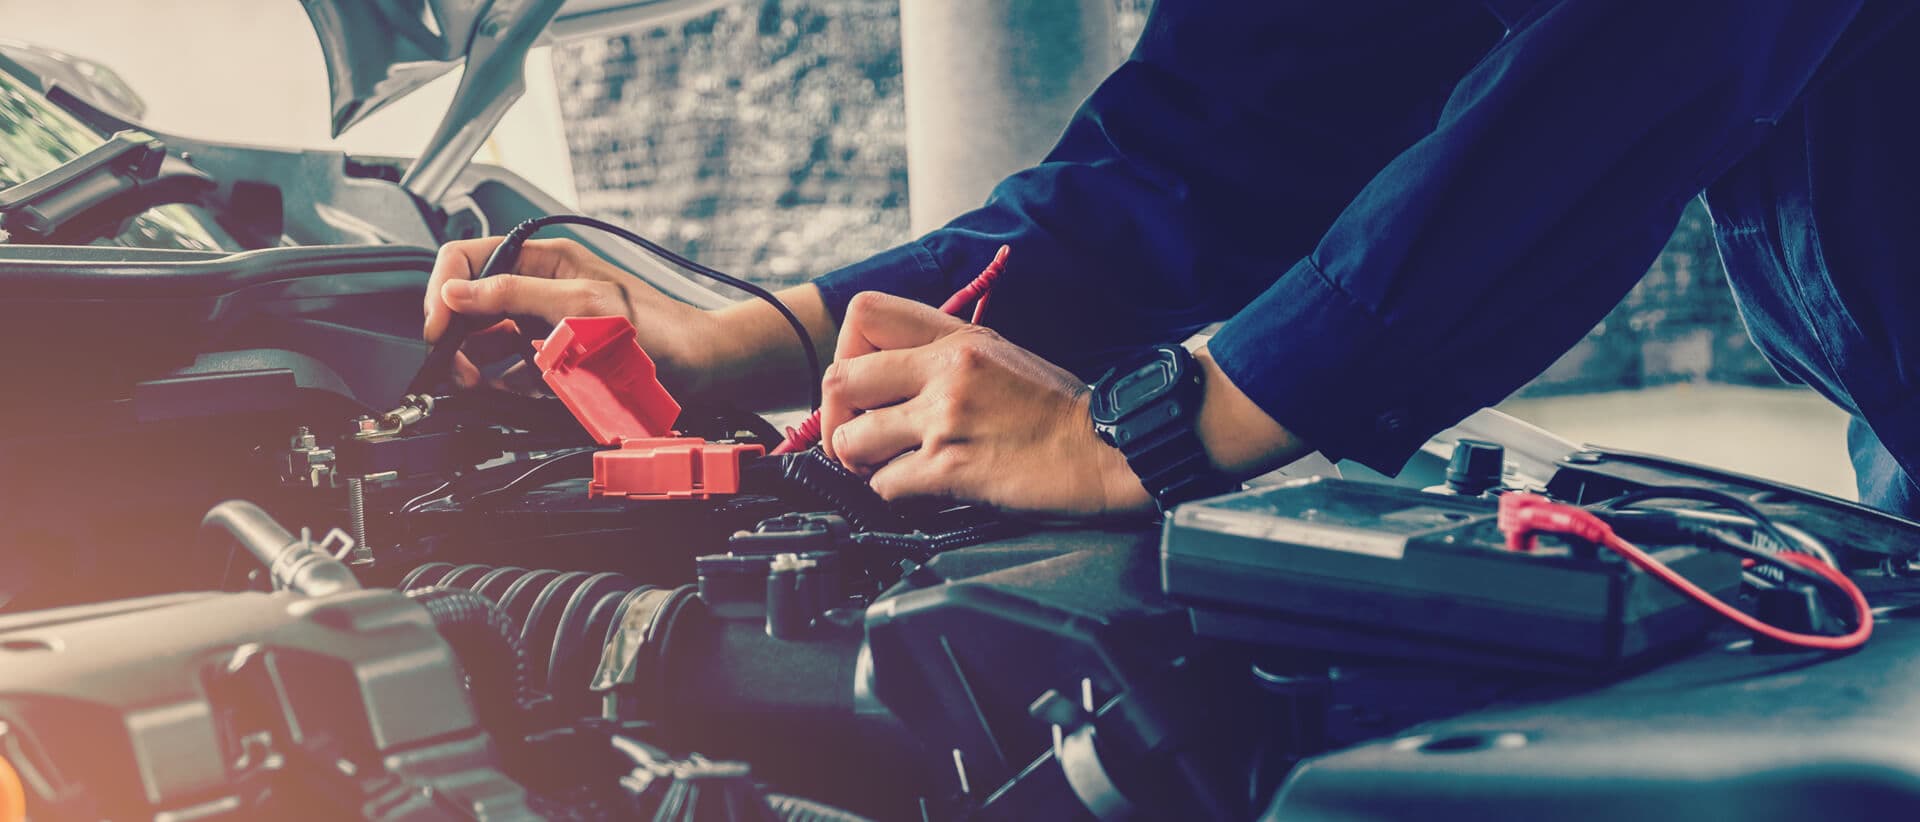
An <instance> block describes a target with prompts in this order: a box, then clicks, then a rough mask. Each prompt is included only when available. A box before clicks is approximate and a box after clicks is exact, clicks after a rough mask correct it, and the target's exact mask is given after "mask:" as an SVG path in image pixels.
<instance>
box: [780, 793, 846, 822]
mask: <svg viewBox="0 0 1920 822" xmlns="http://www.w3.org/2000/svg"><path fill="white" fill-rule="evenodd" d="M767 807H769V808H772V809H773V812H774V813H775V814H777V815H778V816H779V817H780V819H781V820H783V822H868V820H867V818H866V817H864V816H860V815H858V814H853V813H849V812H847V811H843V810H840V809H839V808H836V807H833V806H831V805H822V804H820V803H818V802H815V801H813V800H811V799H801V798H800V797H797V796H788V795H786V794H783V793H770V794H767Z"/></svg>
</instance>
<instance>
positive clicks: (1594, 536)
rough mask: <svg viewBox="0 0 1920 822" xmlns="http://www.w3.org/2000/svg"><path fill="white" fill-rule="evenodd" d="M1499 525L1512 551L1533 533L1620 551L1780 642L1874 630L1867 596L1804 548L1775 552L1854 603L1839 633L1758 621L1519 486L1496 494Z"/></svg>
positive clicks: (1579, 512) (1847, 640)
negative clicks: (1848, 623)
mask: <svg viewBox="0 0 1920 822" xmlns="http://www.w3.org/2000/svg"><path fill="white" fill-rule="evenodd" d="M1499 525H1500V530H1501V531H1502V532H1504V533H1505V534H1506V535H1507V547H1508V549H1510V550H1514V551H1532V550H1533V548H1534V537H1535V536H1536V535H1538V534H1552V535H1556V536H1570V537H1574V538H1575V539H1580V540H1584V541H1586V542H1591V543H1594V544H1595V545H1599V546H1601V547H1603V548H1606V549H1607V550H1609V551H1612V552H1614V553H1616V554H1619V555H1620V557H1621V558H1622V559H1625V560H1626V561H1628V562H1631V563H1633V564H1634V565H1636V566H1639V568H1640V570H1642V571H1646V572H1647V573H1649V574H1651V575H1653V577H1654V578H1655V579H1658V580H1660V581H1661V582H1664V583H1666V584H1667V585H1668V586H1670V587H1672V588H1673V589H1674V590H1677V591H1679V592H1680V593H1682V594H1684V595H1686V596H1687V598H1689V599H1692V600H1694V601H1695V602H1698V603H1700V604H1701V605H1705V606H1706V607H1707V608H1708V609H1710V610H1712V611H1713V612H1714V613H1717V614H1719V615H1720V616H1722V617H1724V618H1726V619H1727V620H1728V621H1730V622H1733V623H1734V624H1736V625H1739V626H1740V627H1742V628H1745V629H1747V630H1749V631H1752V632H1753V633H1756V634H1759V635H1760V636H1764V637H1766V638H1768V639H1771V640H1774V641H1776V642H1779V643H1782V644H1784V645H1792V646H1794V647H1797V648H1809V649H1814V650H1822V651H1844V650H1848V649H1850V648H1858V647H1860V646H1861V645H1863V644H1865V643H1866V641H1867V637H1869V636H1872V635H1873V610H1872V608H1870V607H1868V605H1867V598H1866V596H1865V595H1863V594H1861V593H1860V588H1859V587H1858V586H1856V585H1854V584H1853V580H1851V579H1848V578H1847V575H1846V574H1843V573H1841V572H1840V571H1839V569H1836V568H1834V567H1832V566H1830V565H1828V564H1826V563H1824V562H1821V561H1820V560H1818V559H1815V558H1813V557H1810V556H1807V555H1806V554H1796V553H1788V552H1783V553H1780V554H1777V555H1776V557H1777V559H1778V560H1780V561H1782V562H1787V563H1792V564H1794V565H1798V566H1801V567H1803V568H1806V569H1808V570H1810V571H1812V572H1814V573H1815V574H1818V575H1819V576H1820V577H1821V578H1822V579H1825V580H1826V581H1827V582H1828V583H1829V584H1831V585H1833V587H1834V588H1836V589H1838V590H1839V591H1840V592H1841V593H1843V594H1845V595H1846V597H1847V599H1848V601H1849V602H1850V603H1851V604H1852V605H1853V621H1854V628H1853V630H1852V631H1850V632H1848V633H1846V634H1844V635H1841V636H1828V635H1825V634H1803V633H1799V632H1797V631H1789V630H1786V629H1784V628H1781V627H1778V626H1775V625H1768V624H1767V623H1764V622H1761V621H1760V620H1758V619H1755V618H1754V617H1753V616H1751V615H1749V614H1748V613H1747V612H1745V611H1742V610H1740V609H1738V608H1735V607H1733V606H1732V605H1728V604H1727V603H1725V602H1722V601H1721V600H1720V598H1719V597H1716V596H1714V595H1713V594H1711V593H1708V592H1707V591H1705V590H1703V589H1702V588H1701V587H1700V586H1698V585H1695V584H1693V582H1692V581H1691V580H1688V579H1687V578H1686V577H1683V576H1681V575H1679V574H1677V573H1675V572H1674V571H1673V569H1671V568H1668V567H1667V566H1666V565H1665V564H1664V563H1662V562H1661V561H1660V560H1658V559H1655V558H1654V557H1653V556H1652V555H1650V554H1648V553H1647V552H1646V551H1643V550H1641V549H1640V548H1639V547H1638V546H1636V545H1634V544H1633V543H1631V542H1628V541H1626V540H1624V539H1621V538H1620V536H1619V535H1618V534H1615V533H1614V532H1613V527H1612V526H1610V525H1608V524H1607V523H1606V521H1605V520H1602V519H1600V518H1599V517H1598V516H1596V515H1594V513H1593V512H1592V511H1588V510H1586V509H1585V508H1579V507H1576V506H1572V505H1563V504H1561V503H1557V502H1554V501H1552V500H1549V499H1547V498H1546V497H1542V496H1540V495H1538V494H1527V493H1521V492H1514V493H1509V494H1503V495H1501V497H1500V513H1499Z"/></svg>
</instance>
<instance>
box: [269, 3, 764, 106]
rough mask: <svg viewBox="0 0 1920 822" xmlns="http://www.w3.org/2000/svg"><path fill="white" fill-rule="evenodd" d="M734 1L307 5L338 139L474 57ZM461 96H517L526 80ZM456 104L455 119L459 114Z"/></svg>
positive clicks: (663, 20)
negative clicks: (323, 60) (324, 67)
mask: <svg viewBox="0 0 1920 822" xmlns="http://www.w3.org/2000/svg"><path fill="white" fill-rule="evenodd" d="M727 2H728V0H397V1H396V0H303V2H302V5H303V6H304V7H305V8H306V11H307V17H308V18H309V19H310V20H312V21H313V28H314V32H315V33H316V34H317V35H319V37H320V50H321V52H322V53H323V55H324V56H325V57H326V61H327V81H328V84H329V86H330V90H331V95H332V126H333V134H334V136H339V135H340V134H341V133H342V132H344V131H346V130H347V129H349V128H351V127H353V125H354V124H356V123H358V122H360V121H362V120H364V119H366V117H367V115H369V114H372V113H373V112H375V111H379V110H380V109H381V108H382V107H384V106H386V105H387V104H388V103H391V102H393V101H394V100H398V99H400V98H401V97H404V96H406V95H407V94H409V93H411V92H413V91H414V90H415V89H418V88H420V87H421V86H423V85H425V84H426V83H427V82H428V81H431V80H433V79H434V78H436V77H439V76H440V75H442V74H445V73H447V72H448V71H449V70H451V69H452V68H453V67H454V66H457V65H459V64H460V63H462V62H463V61H466V60H468V59H469V58H470V57H479V56H481V55H484V54H490V53H492V52H494V51H495V50H498V49H502V48H506V49H517V51H518V54H516V55H514V56H515V58H516V59H515V60H514V62H515V64H516V65H517V64H518V58H523V57H524V51H525V49H526V48H527V47H529V46H531V45H532V44H533V43H534V42H535V41H551V40H556V39H560V40H563V39H568V38H572V37H580V36H586V35H590V34H596V33H604V32H607V31H613V30H618V29H622V28H632V27H637V26H645V25H662V24H665V23H669V22H672V21H674V20H676V19H679V18H682V17H686V16H691V15H694V14H699V13H701V12H705V11H708V10H711V9H714V8H717V7H719V6H722V5H725V4H726V3H727ZM507 74H510V75H511V79H503V80H500V81H496V82H493V83H492V84H490V85H489V84H476V85H475V87H474V89H473V90H472V91H471V92H469V91H467V90H466V84H465V83H463V86H462V92H463V93H466V94H470V95H472V96H475V97H480V98H485V99H486V100H493V99H499V98H501V97H506V98H507V99H508V101H509V102H510V101H511V99H512V98H513V97H517V96H518V81H519V77H520V75H519V73H518V72H517V71H514V72H508V73H507ZM459 105H460V104H459V102H458V101H456V103H455V109H456V110H457V109H458V107H459Z"/></svg>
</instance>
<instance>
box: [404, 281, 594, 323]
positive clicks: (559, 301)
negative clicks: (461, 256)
mask: <svg viewBox="0 0 1920 822" xmlns="http://www.w3.org/2000/svg"><path fill="white" fill-rule="evenodd" d="M607 288H609V286H608V285H607V284H606V283H601V282H596V281H590V280H549V279H545V278H542V277H523V276H520V275H517V274H501V275H498V276H494V277H488V278H487V279H484V280H480V281H479V282H471V281H468V280H448V281H446V282H445V283H443V284H442V285H441V286H440V299H441V300H442V301H444V302H445V303H446V304H447V307H448V308H451V309H453V310H454V311H456V312H459V313H461V314H464V315H467V316H471V317H504V316H507V315H515V316H529V317H539V318H540V319H542V320H545V321H547V322H549V323H557V322H559V321H560V320H562V319H565V318H567V317H597V316H605V315H611V314H619V313H621V312H620V310H619V306H618V305H617V304H616V303H617V300H614V299H610V297H611V295H609V294H607V293H606V290H607Z"/></svg>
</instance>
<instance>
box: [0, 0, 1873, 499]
mask: <svg viewBox="0 0 1920 822" xmlns="http://www.w3.org/2000/svg"><path fill="white" fill-rule="evenodd" d="M905 2H906V5H907V6H908V8H909V9H910V11H912V12H913V13H916V14H922V15H926V14H931V13H933V12H934V11H951V10H953V9H970V8H979V7H981V6H983V5H988V4H1000V5H1006V4H1007V0H968V3H966V4H956V3H948V2H946V0H905ZM1015 5H1018V4H1015ZM1026 5H1029V6H1043V7H1044V6H1046V5H1048V4H1044V3H1029V4H1026ZM1150 5H1151V2H1150V0H1113V6H1112V8H1111V15H1110V17H1106V18H1104V20H1103V22H1104V24H1105V25H1108V26H1109V28H1108V29H1107V30H1108V31H1110V32H1111V35H1110V36H1111V38H1112V43H1111V49H1110V53H1111V55H1112V59H1113V60H1114V61H1116V62H1117V60H1119V59H1120V57H1121V56H1122V55H1124V54H1125V53H1126V51H1127V50H1128V49H1130V48H1131V45H1132V42H1133V40H1134V38H1136V37H1137V36H1138V34H1139V31H1140V28H1141V26H1142V25H1143V24H1144V22H1145V16H1146V12H1147V9H1148V8H1149V7H1150ZM901 7H902V0H813V1H812V2H795V1H794V0H739V2H735V3H733V4H730V5H729V6H727V7H726V8H724V9H722V10H720V11H715V12H709V13H704V14H697V15H693V16H689V17H685V18H684V19H680V20H676V21H675V22H673V23H672V24H671V25H667V26H661V27H655V28H652V29H649V30H635V31H629V32H626V33H623V34H619V35H617V36H608V37H597V38H591V39H587V40H581V41H575V42H570V43H563V44H559V45H556V46H552V47H543V48H538V49H535V50H534V52H533V54H532V55H531V56H530V58H529V61H528V77H527V86H528V90H527V94H526V96H525V97H524V98H523V99H522V101H521V102H520V103H519V104H517V105H516V106H515V107H514V108H513V110H512V111H511V112H509V114H508V116H507V118H506V119H505V120H504V121H503V122H502V124H501V126H500V127H499V129H498V130H496V132H495V134H494V136H493V138H492V139H490V140H489V141H488V142H487V144H486V146H485V147H483V149H482V150H481V152H480V155H479V157H478V159H480V160H481V161H484V162H491V163H495V164H499V165H503V166H505V167H507V168H509V169H512V170H514V171H516V172H518V173H520V174H521V175H522V176H525V177H527V178H528V179H529V180H531V181H533V182H534V183H536V184H538V185H539V186H541V187H542V188H544V189H546V190H548V191H549V192H550V193H553V194H554V195H556V196H557V197H559V198H560V199H561V200H562V201H563V202H569V203H576V204H577V205H578V206H579V207H580V208H581V209H582V210H583V211H586V212H588V213H591V214H594V215H597V216H601V217H606V218H610V219H615V220H618V221H620V222H623V223H626V224H629V225H632V226H634V227H636V228H637V229H639V230H641V231H643V232H645V233H647V234H649V235H652V236H655V237H658V238H660V239H661V240H662V241H664V242H666V243H667V244H668V245H670V246H673V247H676V248H677V249H679V250H681V251H684V252H687V253H690V254H692V255H695V256H697V257H699V258H701V259H702V260H704V261H706V262H708V263H711V264H713V265H716V266H718V267H720V268H723V269H727V270H733V271H738V272H740V273H742V274H745V275H748V276H750V277H752V278H754V279H757V280H760V281H762V282H766V283H769V284H787V283H793V282H798V281H801V280H803V279H805V278H806V277H808V276H810V275H812V274H815V273H818V272H821V271H824V270H827V269H828V268H831V267H833V266H835V265H839V264H841V263H845V262H849V261H852V260H855V259H858V258H860V257H861V256H863V255H866V254H869V253H871V252H873V251H876V250H879V249H883V248H886V247H889V246H892V245H894V244H897V243H898V242H900V241H902V240H904V239H906V238H908V237H910V236H911V235H912V230H913V227H914V226H915V225H916V224H919V225H926V224H929V221H930V220H931V221H932V223H933V224H937V222H938V215H939V212H940V211H941V210H943V209H945V210H948V211H949V212H950V213H957V211H958V210H959V208H960V206H958V205H954V204H952V203H950V202H934V200H936V199H937V198H934V197H928V196H925V195H926V191H925V190H924V187H923V190H922V196H921V197H919V198H913V197H910V196H909V193H910V192H909V185H908V177H909V159H908V151H907V145H908V136H907V133H906V131H907V129H906V123H907V116H906V108H905V101H904V89H905V87H906V80H905V78H904V77H903V61H902V58H901V50H902V49H901V44H902V39H903V34H911V31H912V27H911V26H910V27H908V30H907V31H905V32H903V28H902V26H901ZM930 10H932V11H930ZM0 20H4V21H5V23H6V26H5V30H4V32H0V37H6V38H10V39H17V40H20V41H23V42H31V43H37V44H40V45H45V46H51V47H56V48H62V49H66V50H68V51H72V52H74V53H76V54H79V55H82V56H85V57H90V58H94V59H97V60H99V61H101V62H103V63H105V64H107V65H109V66H111V67H113V68H114V69H115V70H116V71H117V72H118V73H120V74H121V75H122V76H123V77H125V78H126V79H127V80H128V81H129V82H130V83H131V84H132V85H133V87H134V88H135V90H136V91H138V92H139V93H140V94H141V96H142V97H143V98H145V100H146V102H147V103H148V114H147V116H146V121H147V123H148V124H149V125H151V126H153V127H155V128H158V129H161V130H163V131H173V132H178V133H182V134H190V135H199V136H206V137H213V138H218V139H226V140H240V141H247V142H256V143H262V144H275V145H297V146H306V147H334V148H340V149H343V150H347V151H353V152H362V153H375V154H392V155H409V154H413V153H416V152H417V151H418V150H419V147H420V146H421V145H422V144H424V142H425V140H426V136H427V135H428V134H429V133H430V132H431V131H432V129H433V126H434V123H435V122H436V121H437V119H438V116H439V112H441V111H442V110H444V106H445V104H446V101H447V99H448V98H449V97H450V96H451V94H452V90H453V88H454V86H455V84H457V82H458V75H459V72H458V71H455V72H450V73H449V74H448V75H446V76H444V77H442V78H440V79H439V80H437V81H435V82H434V83H432V84H430V85H428V86H427V87H425V88H423V89H421V90H420V91H418V92H416V93H415V94H414V95H412V96H410V97H408V98H406V99H403V100H401V101H399V102H398V103H396V104H394V105H393V106H390V107H388V108H387V109H385V110H382V111H380V112H378V113H376V114H375V115H373V116H372V117H371V118H369V119H368V121H367V122H365V123H363V124H361V125H360V126H358V127H356V128H355V129H354V130H352V131H349V132H348V133H347V134H346V135H343V136H342V137H341V138H338V139H335V138H332V137H331V136H330V135H329V134H328V133H327V127H326V124H327V115H326V110H327V109H326V107H327V89H326V75H325V70H324V68H323V66H322V63H321V60H320V55H319V48H318V44H317V42H316V41H315V39H314V36H313V32H312V30H311V28H310V26H309V24H308V23H307V20H306V19H305V15H304V13H303V12H302V10H301V8H300V5H299V3H297V2H294V0H273V1H272V2H262V0H196V2H193V3H180V2H160V3H155V2H134V0H65V2H61V3H49V2H45V0H0ZM927 22H929V21H927V20H925V19H924V18H923V19H922V21H921V23H922V24H923V25H924V24H925V23H927ZM170 31H172V32H188V31H190V32H192V33H193V34H194V35H195V36H196V37H199V38H210V40H212V41H217V42H220V43H221V47H220V48H218V49H180V48H178V47H177V46H176V45H174V44H175V43H177V40H175V39H169V38H166V37H155V36H154V33H155V32H170ZM1009 42H1011V43H1012V45H1013V46H1015V47H1019V46H1022V45H1025V46H1028V47H1031V46H1032V45H1033V44H1031V43H1024V44H1023V43H1022V42H1021V41H1019V40H1010V41H1009ZM1047 45H1048V47H1049V48H1052V47H1057V45H1058V44H1057V43H1051V42H1050V43H1048V44H1047ZM986 47H987V46H982V48H986ZM236 65H243V66H246V67H247V70H246V71H234V70H233V67H234V66H236ZM1016 79H1023V78H1016ZM1024 79H1025V80H1026V81H1028V82H1029V83H1031V84H1044V83H1045V82H1048V81H1052V80H1053V79H1056V78H1024ZM1076 79H1077V78H1076ZM241 101H244V104H242V102H241ZM922 154H923V155H924V154H925V152H922ZM1038 154H1039V153H1038V151H1036V152H1035V154H1034V159H1037V158H1038ZM920 162H922V163H925V162H926V160H925V159H924V157H923V159H922V160H921V161H920ZM925 177H926V175H924V174H920V173H918V172H917V171H916V174H915V178H916V179H925ZM941 193H948V192H941ZM916 211H917V212H919V213H918V216H916V215H915V212H916ZM1516 344H1524V341H1516ZM1502 407H1503V408H1504V409H1505V410H1508V411H1510V412H1512V413H1515V414H1516V415H1517V416H1520V417H1522V418H1524V419H1528V420H1531V421H1534V422H1536V423H1539V424H1541V425H1543V426H1545V427H1547V428H1549V429H1551V430H1554V431H1555V432H1557V433H1560V434H1561V435H1563V436H1566V437H1568V438H1570V439H1574V440H1581V441H1590V442H1598V443H1603V444H1608V445H1613V446H1617V447H1625V448H1635V449H1640V450H1648V451H1657V452H1661V453H1666V454H1670V455H1673V456H1677V457H1681V458H1686V459H1694V460H1698V461H1702V462H1707V463H1711V464H1716V465H1721V466H1725V467H1730V468H1735V469H1737V470H1744V471H1749V472H1752V473H1756V474H1762V475H1766V476H1773V477H1779V478H1781V479H1785V480H1788V481H1792V482H1796V483H1799V484H1802V485H1806V486H1809V487H1813V488H1817V489H1820V490H1824V491H1828V492H1831V493H1837V494H1842V495H1846V496H1852V495H1853V488H1852V472H1851V470H1850V468H1849V467H1848V466H1847V463H1846V459H1845V447H1844V443H1845V434H1844V432H1845V416H1844V415H1843V414H1841V413H1840V412H1838V411H1837V410H1835V409H1833V408H1832V407H1831V406H1829V405H1828V404H1826V403H1825V401H1824V400H1822V399H1820V398H1819V397H1817V396H1815V395H1813V394H1812V393H1811V392H1808V391H1806V390H1804V389H1798V388H1789V387H1785V386H1782V385H1781V384H1780V382H1779V380H1778V378H1777V377H1775V376H1774V374H1773V372H1772V370H1771V369H1770V368H1769V367H1768V366H1767V364H1766V363H1765V361H1764V360H1763V359H1762V358H1761V356H1760V354H1759V352H1757V351H1756V350H1754V348H1753V346H1752V344H1751V343H1750V342H1749V341H1748V340H1747V337H1746V334H1745V331H1744V329H1743V328H1742V327H1741V323H1740V320H1739V317H1738V314H1737V313H1736V312H1735V310H1734V307H1733V304H1732V301H1731V299H1730V298H1729V296H1728V292H1727V290H1726V286H1725V282H1724V275H1723V273H1722V271H1721V269H1720V265H1719V260H1718V257H1717V255H1716V254H1715V253H1714V250H1713V244H1712V241H1711V237H1710V236H1709V230H1708V227H1707V221H1706V215H1705V214H1704V212H1703V211H1702V210H1701V209H1700V208H1699V207H1698V206H1697V205H1696V206H1695V207H1693V208H1690V209H1689V210H1688V211H1687V213H1686V215H1685V217H1684V218H1683V219H1682V221H1681V223H1680V225H1679V227H1678V230H1677V231H1676V232H1675V234H1674V237H1673V239H1672V241H1671V242H1670V243H1669V244H1668V247H1667V249H1666V252H1665V253H1664V254H1662V255H1661V257H1660V259H1659V260H1658V261H1657V262H1656V263H1655V264H1654V265H1653V266H1652V267H1651V269H1650V270H1649V271H1648V273H1647V276H1646V278H1645V279H1644V280H1643V281H1642V282H1641V283H1640V284H1639V285H1638V286H1637V287H1636V288H1635V289H1634V290H1633V292H1632V293H1631V294H1629V295H1628V296H1627V298H1626V299H1625V300H1624V301H1623V302H1622V303H1621V304H1620V306H1619V307H1617V308H1616V309H1614V310H1613V311H1612V312H1611V313H1610V314H1609V315H1608V316H1607V317H1606V319H1605V320H1604V321H1602V322H1601V323H1600V324H1599V325H1598V326H1596V327H1595V328H1594V329H1593V331H1592V332H1591V333H1590V334H1588V335H1587V337H1586V339H1585V340H1583V341H1582V342H1581V343H1580V344H1579V345H1578V346H1577V347H1576V348H1575V349H1574V350H1573V351H1571V352H1569V353H1568V354H1567V355H1566V356H1565V357H1563V358H1562V359H1561V360H1560V361H1559V362H1558V363H1557V364H1555V365H1554V366H1553V368H1551V369H1550V370H1549V371H1548V372H1547V373H1546V374H1544V375H1542V376H1541V377H1540V378H1539V379H1537V380H1535V381H1534V382H1533V383H1532V384H1531V385H1529V386H1527V387H1526V388H1525V389H1523V390H1522V391H1521V392H1520V393H1519V394H1518V395H1517V396H1516V398H1514V399H1512V400H1509V401H1508V402H1507V403H1505V404H1504V405H1503V406H1502Z"/></svg>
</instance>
